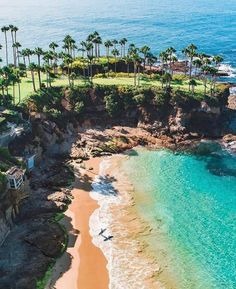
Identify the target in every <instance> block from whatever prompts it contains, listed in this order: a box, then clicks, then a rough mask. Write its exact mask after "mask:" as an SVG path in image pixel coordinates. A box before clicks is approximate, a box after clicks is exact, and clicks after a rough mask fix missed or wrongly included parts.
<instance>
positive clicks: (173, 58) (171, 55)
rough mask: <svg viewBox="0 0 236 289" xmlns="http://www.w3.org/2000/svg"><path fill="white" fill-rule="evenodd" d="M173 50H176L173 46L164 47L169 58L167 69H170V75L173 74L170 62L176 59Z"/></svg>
mask: <svg viewBox="0 0 236 289" xmlns="http://www.w3.org/2000/svg"><path fill="white" fill-rule="evenodd" d="M175 52H176V50H175V49H174V48H173V47H169V48H167V49H166V53H167V55H168V60H169V69H170V73H171V75H173V69H172V64H173V63H174V61H176V59H177V58H176V57H175Z"/></svg>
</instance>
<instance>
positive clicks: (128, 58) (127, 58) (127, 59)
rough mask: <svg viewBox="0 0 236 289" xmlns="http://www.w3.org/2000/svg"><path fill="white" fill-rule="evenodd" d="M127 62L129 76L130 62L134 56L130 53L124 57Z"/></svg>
mask: <svg viewBox="0 0 236 289" xmlns="http://www.w3.org/2000/svg"><path fill="white" fill-rule="evenodd" d="M124 60H125V63H126V65H127V73H128V76H129V72H130V63H131V62H132V57H131V55H130V54H129V53H128V54H127V55H126V56H125V57H124Z"/></svg>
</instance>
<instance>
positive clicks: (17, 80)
mask: <svg viewBox="0 0 236 289" xmlns="http://www.w3.org/2000/svg"><path fill="white" fill-rule="evenodd" d="M16 83H17V85H18V104H19V103H20V102H21V87H20V84H21V79H20V72H19V71H17V72H16Z"/></svg>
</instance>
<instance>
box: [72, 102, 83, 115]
mask: <svg viewBox="0 0 236 289" xmlns="http://www.w3.org/2000/svg"><path fill="white" fill-rule="evenodd" d="M74 110H75V112H77V113H79V114H80V113H82V112H83V110H84V102H83V101H78V102H77V103H76V104H75V108H74Z"/></svg>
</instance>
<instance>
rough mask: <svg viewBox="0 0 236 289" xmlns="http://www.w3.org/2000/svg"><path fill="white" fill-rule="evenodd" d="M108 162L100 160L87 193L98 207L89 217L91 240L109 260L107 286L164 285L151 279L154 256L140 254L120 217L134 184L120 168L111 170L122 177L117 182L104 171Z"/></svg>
mask: <svg viewBox="0 0 236 289" xmlns="http://www.w3.org/2000/svg"><path fill="white" fill-rule="evenodd" d="M110 165H111V160H110V159H106V160H104V161H102V162H101V165H100V173H99V176H97V177H96V178H95V180H94V183H93V184H92V187H93V190H92V191H91V193H90V195H91V197H92V198H93V199H95V200H97V202H98V204H99V206H100V207H99V208H98V209H97V210H95V212H94V213H93V214H92V216H91V217H90V221H89V225H90V234H91V236H92V239H93V243H94V244H95V245H96V246H97V247H99V248H100V249H101V250H102V252H103V253H104V255H105V257H106V259H107V261H108V265H107V269H108V272H109V280H110V283H109V288H110V289H137V288H139V289H151V288H164V287H163V286H161V284H160V283H159V282H158V281H155V280H153V279H152V280H151V281H150V277H151V276H152V275H153V274H155V273H157V272H158V271H159V267H158V266H157V264H156V263H155V262H154V261H153V260H151V259H147V258H144V256H142V254H141V251H140V241H138V240H137V239H135V238H131V237H130V232H129V230H128V228H127V227H126V226H125V225H124V222H121V219H122V218H123V219H124V218H126V214H127V210H125V208H127V206H130V205H131V204H132V202H133V201H132V196H131V194H130V193H129V190H130V191H131V190H132V189H133V188H132V185H131V184H130V183H129V181H128V180H127V179H126V178H125V176H124V175H122V173H121V172H119V173H118V172H116V171H114V170H113V171H112V173H113V175H114V177H115V178H119V180H122V183H121V182H119V183H120V186H119V183H117V182H116V181H115V180H111V179H109V177H107V175H106V171H107V169H108V168H109V166H110ZM114 183H115V186H114ZM116 188H118V190H119V192H118V191H116ZM127 218H129V216H128V215H127ZM101 229H106V231H105V232H104V233H103V235H104V236H112V235H113V239H112V240H109V241H104V238H103V236H101V235H99V233H100V231H101Z"/></svg>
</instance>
